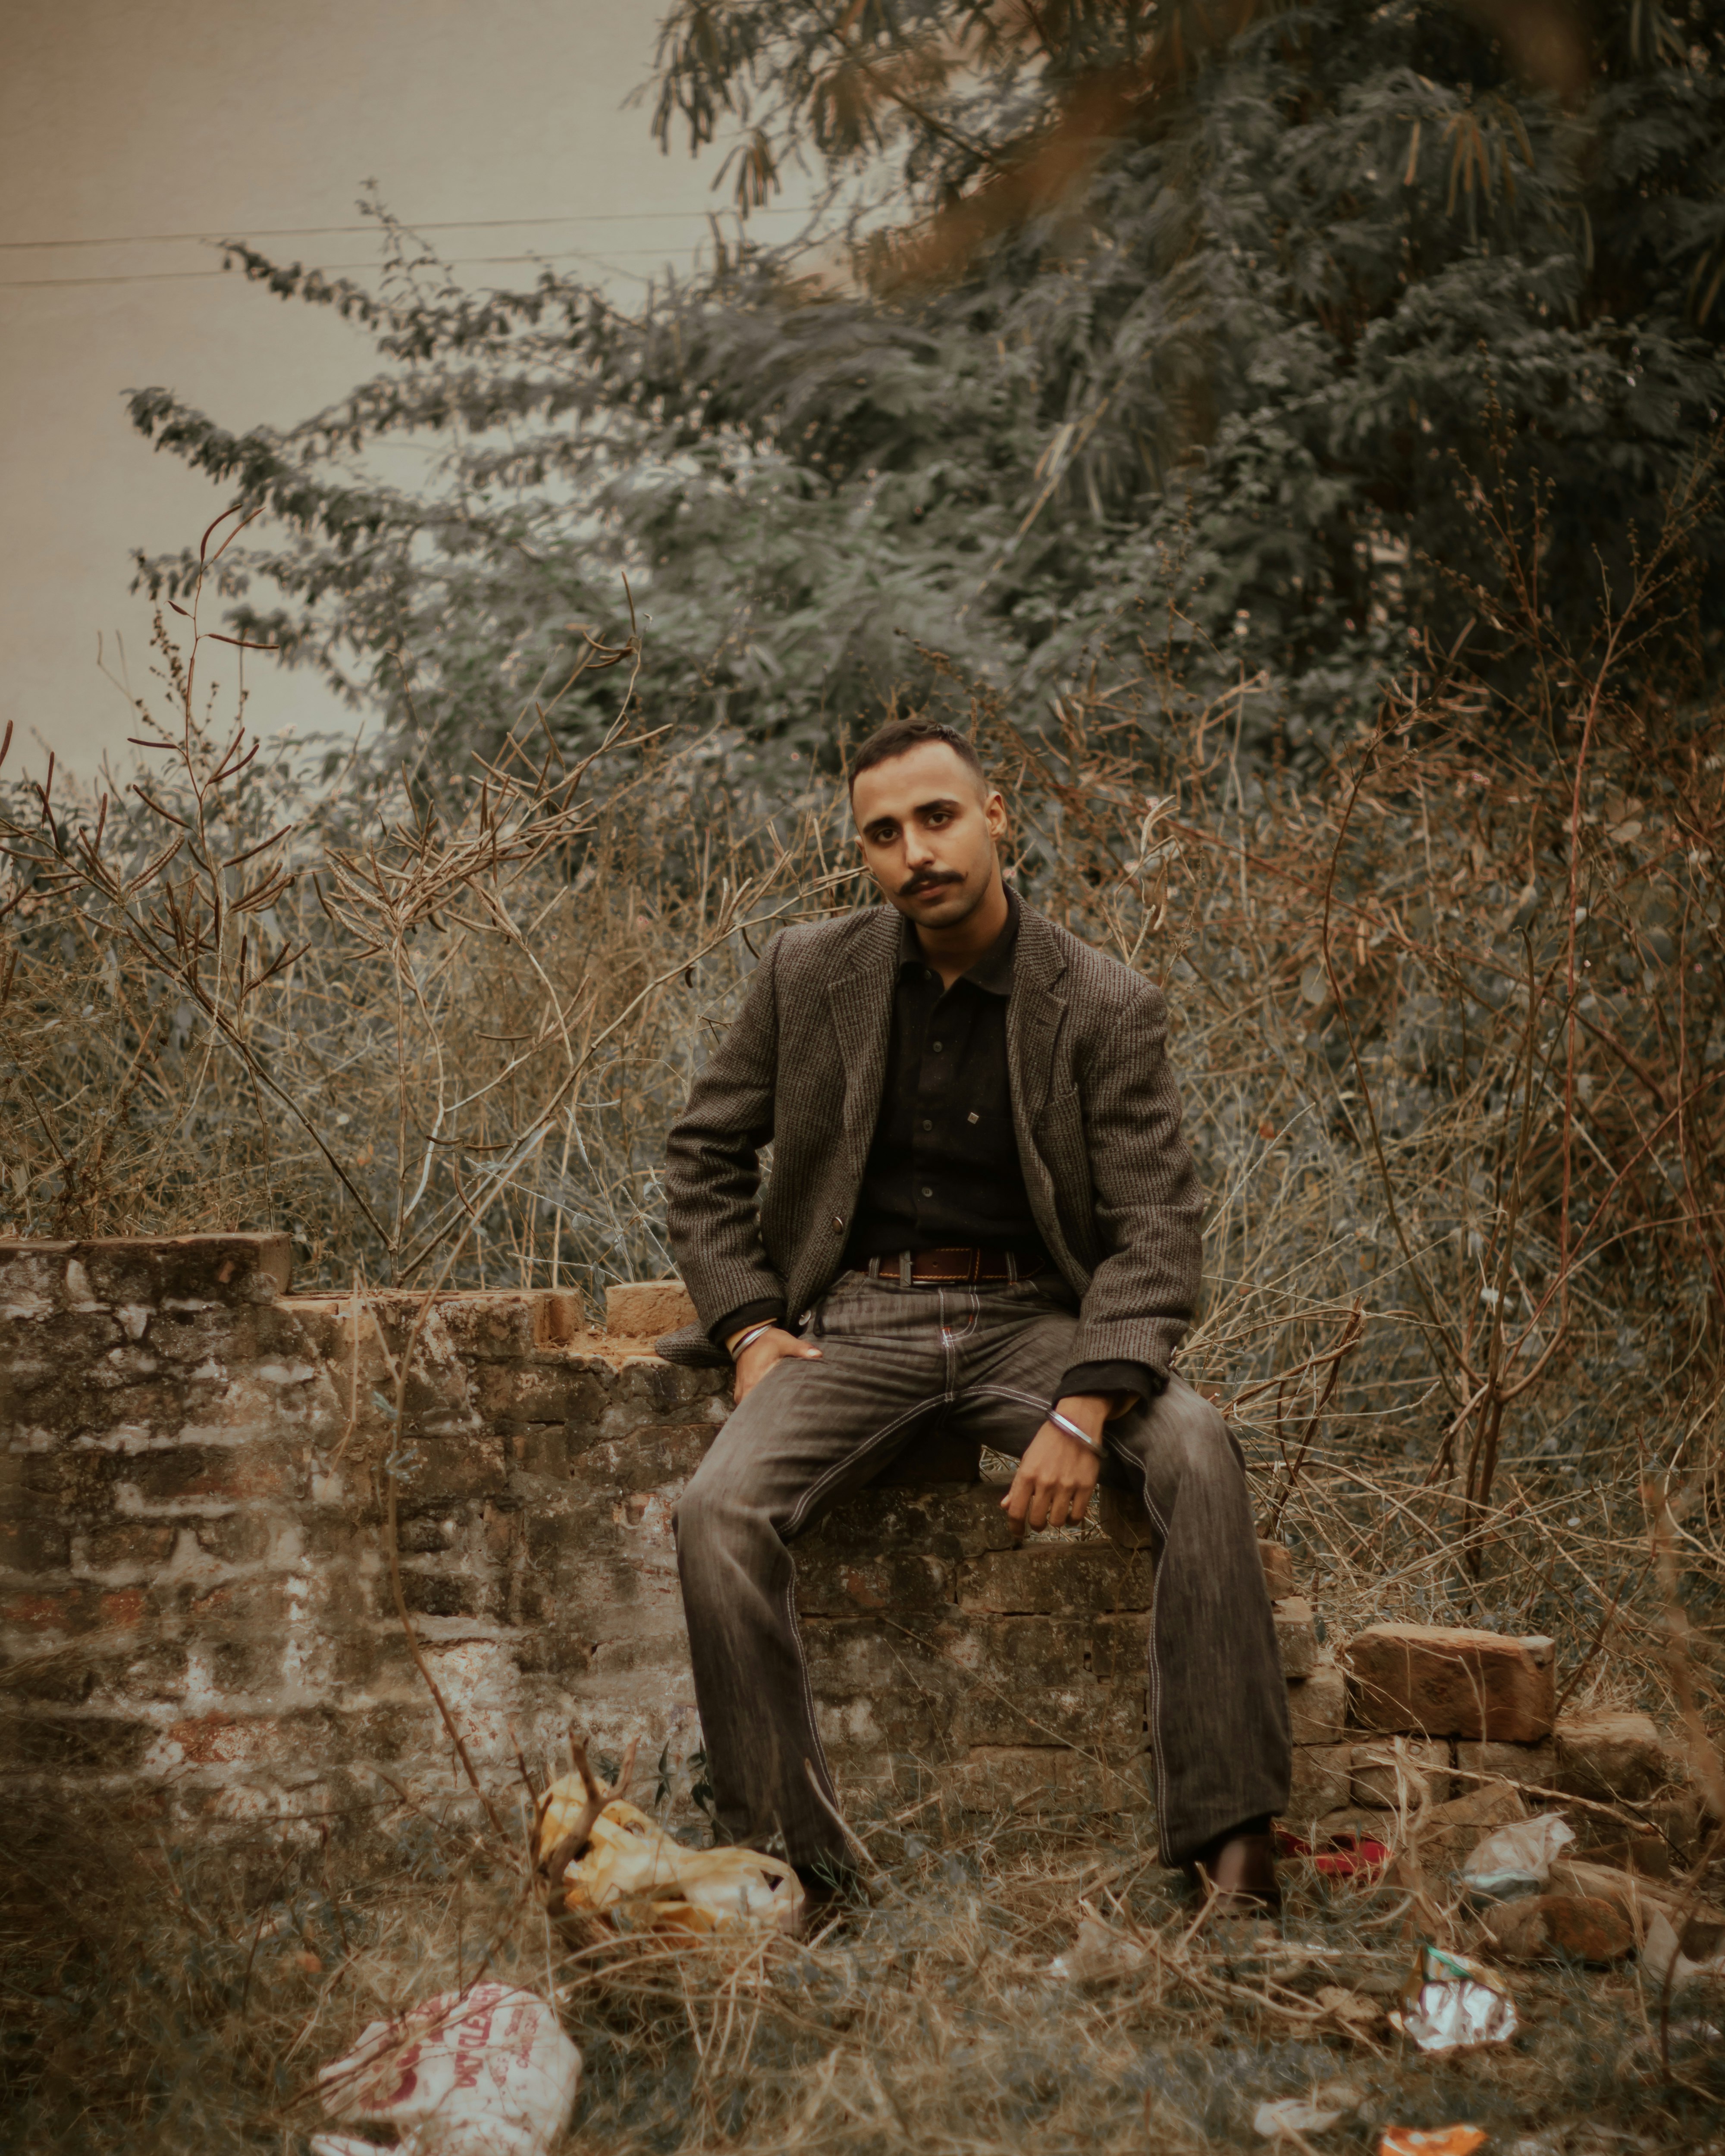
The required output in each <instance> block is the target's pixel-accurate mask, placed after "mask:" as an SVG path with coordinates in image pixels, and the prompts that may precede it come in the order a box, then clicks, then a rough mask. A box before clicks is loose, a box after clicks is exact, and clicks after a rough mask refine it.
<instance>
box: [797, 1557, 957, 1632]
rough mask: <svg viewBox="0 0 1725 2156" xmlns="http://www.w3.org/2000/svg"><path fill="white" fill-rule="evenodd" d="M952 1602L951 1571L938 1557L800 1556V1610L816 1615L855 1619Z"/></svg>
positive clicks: (946, 1605)
mask: <svg viewBox="0 0 1725 2156" xmlns="http://www.w3.org/2000/svg"><path fill="white" fill-rule="evenodd" d="M951 1604H952V1566H951V1565H950V1564H947V1563H942V1561H941V1560H940V1559H939V1558H932V1557H922V1556H920V1555H914V1554H912V1553H910V1552H901V1553H899V1554H898V1555H896V1556H893V1557H884V1558H883V1557H847V1556H845V1554H844V1553H841V1552H839V1551H836V1550H807V1551H799V1552H798V1557H797V1608H798V1611H799V1612H803V1611H806V1612H808V1613H809V1614H811V1615H813V1614H819V1615H823V1616H855V1615H857V1614H861V1613H873V1612H874V1611H876V1610H894V1611H898V1610H906V1611H908V1610H916V1609H945V1608H947V1607H949V1606H950V1605H951Z"/></svg>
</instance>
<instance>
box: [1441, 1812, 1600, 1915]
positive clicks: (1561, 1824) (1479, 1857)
mask: <svg viewBox="0 0 1725 2156" xmlns="http://www.w3.org/2000/svg"><path fill="white" fill-rule="evenodd" d="M1574 1839H1575V1830H1574V1828H1573V1827H1572V1826H1570V1825H1568V1822H1567V1821H1565V1820H1563V1819H1562V1818H1560V1817H1559V1816H1558V1814H1557V1813H1556V1812H1541V1813H1540V1815H1539V1816H1538V1818H1537V1819H1527V1820H1514V1821H1513V1822H1512V1824H1511V1825H1508V1826H1501V1827H1499V1828H1498V1829H1497V1831H1496V1832H1495V1833H1493V1834H1488V1835H1486V1838H1485V1840H1483V1841H1482V1842H1481V1843H1480V1845H1479V1846H1478V1847H1477V1848H1476V1850H1475V1851H1474V1852H1473V1854H1472V1856H1470V1857H1469V1858H1468V1860H1467V1861H1466V1864H1464V1865H1463V1866H1462V1867H1461V1883H1462V1885H1463V1886H1466V1889H1467V1891H1468V1892H1469V1893H1470V1894H1477V1895H1483V1896H1486V1897H1489V1898H1491V1899H1492V1900H1502V1898H1504V1897H1507V1896H1508V1895H1512V1894H1537V1893H1538V1892H1540V1891H1541V1890H1542V1889H1543V1887H1545V1886H1547V1885H1548V1884H1549V1882H1550V1880H1551V1868H1552V1866H1553V1864H1554V1863H1555V1862H1556V1861H1557V1860H1558V1857H1560V1856H1562V1855H1563V1851H1565V1850H1566V1849H1567V1848H1568V1846H1569V1845H1570V1843H1571V1842H1573V1841H1574Z"/></svg>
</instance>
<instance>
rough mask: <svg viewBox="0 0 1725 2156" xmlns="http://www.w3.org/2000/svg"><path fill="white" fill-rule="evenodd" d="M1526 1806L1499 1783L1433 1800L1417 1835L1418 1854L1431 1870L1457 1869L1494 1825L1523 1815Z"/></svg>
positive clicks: (1524, 1816) (1523, 1817)
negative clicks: (1418, 1842)
mask: <svg viewBox="0 0 1725 2156" xmlns="http://www.w3.org/2000/svg"><path fill="white" fill-rule="evenodd" d="M1526 1817H1527V1805H1526V1804H1523V1803H1522V1799H1520V1797H1518V1796H1517V1794H1516V1793H1515V1791H1514V1790H1513V1789H1507V1788H1506V1787H1505V1786H1504V1784H1502V1783H1501V1782H1500V1783H1496V1784H1493V1783H1487V1784H1486V1785H1485V1786H1484V1787H1483V1788H1481V1789H1468V1790H1464V1791H1463V1793H1462V1794H1461V1795H1460V1796H1459V1797H1451V1798H1450V1800H1449V1802H1448V1803H1447V1804H1434V1805H1433V1806H1432V1808H1431V1809H1430V1812H1428V1813H1427V1815H1426V1816H1425V1821H1424V1824H1423V1826H1422V1830H1421V1836H1420V1855H1421V1856H1422V1857H1423V1858H1424V1859H1425V1861H1426V1862H1427V1864H1428V1865H1429V1866H1430V1867H1431V1868H1432V1869H1433V1870H1435V1871H1443V1870H1444V1869H1445V1867H1446V1866H1447V1867H1448V1868H1450V1870H1459V1869H1460V1868H1461V1866H1462V1864H1463V1863H1464V1862H1465V1861H1466V1859H1467V1858H1468V1856H1470V1855H1471V1853H1472V1851H1474V1849H1475V1848H1476V1846H1477V1845H1479V1843H1481V1841H1483V1840H1484V1839H1485V1838H1486V1835H1488V1834H1490V1833H1491V1831H1492V1830H1494V1829H1495V1828H1497V1827H1500V1826H1508V1825H1510V1824H1511V1823H1512V1821H1513V1820H1520V1819H1525V1818H1526Z"/></svg>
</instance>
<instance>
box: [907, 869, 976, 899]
mask: <svg viewBox="0 0 1725 2156" xmlns="http://www.w3.org/2000/svg"><path fill="white" fill-rule="evenodd" d="M963 880H964V878H963V876H962V875H960V874H959V873H958V871H957V870H956V869H945V870H936V871H935V872H934V873H933V874H932V875H919V876H912V877H911V880H910V881H909V882H908V883H907V884H903V885H901V886H900V888H899V894H898V895H899V896H900V897H901V898H919V897H921V896H922V894H923V892H925V891H939V890H940V889H942V886H943V885H947V884H949V883H963Z"/></svg>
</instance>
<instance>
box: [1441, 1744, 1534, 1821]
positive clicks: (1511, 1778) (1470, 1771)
mask: <svg viewBox="0 0 1725 2156" xmlns="http://www.w3.org/2000/svg"><path fill="white" fill-rule="evenodd" d="M1455 1764H1456V1767H1457V1768H1458V1769H1460V1770H1461V1771H1460V1772H1458V1774H1457V1775H1456V1779H1455V1794H1456V1795H1457V1796H1458V1797H1459V1796H1462V1795H1465V1794H1466V1792H1467V1791H1468V1790H1469V1789H1478V1788H1480V1787H1481V1783H1480V1782H1479V1781H1474V1780H1470V1779H1468V1777H1469V1776H1471V1775H1478V1776H1482V1777H1489V1778H1491V1779H1495V1780H1499V1781H1505V1782H1515V1783H1521V1782H1526V1783H1528V1784H1531V1785H1532V1786H1533V1787H1534V1788H1537V1789H1553V1788H1555V1787H1556V1786H1557V1785H1556V1784H1555V1783H1554V1782H1553V1779H1552V1778H1553V1775H1554V1774H1556V1772H1557V1765H1558V1759H1557V1752H1556V1749H1555V1748H1554V1747H1553V1745H1551V1744H1550V1743H1544V1744H1502V1743H1497V1742H1496V1741H1494V1740H1491V1739H1487V1740H1486V1742H1484V1743H1476V1742H1475V1741H1474V1740H1473V1739H1472V1738H1466V1737H1464V1738H1461V1739H1460V1740H1459V1742H1458V1743H1456V1746H1455ZM1530 1801H1531V1802H1532V1803H1533V1804H1536V1805H1540V1804H1546V1803H1548V1801H1549V1800H1548V1799H1545V1798H1539V1797H1535V1798H1532V1799H1530Z"/></svg>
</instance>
